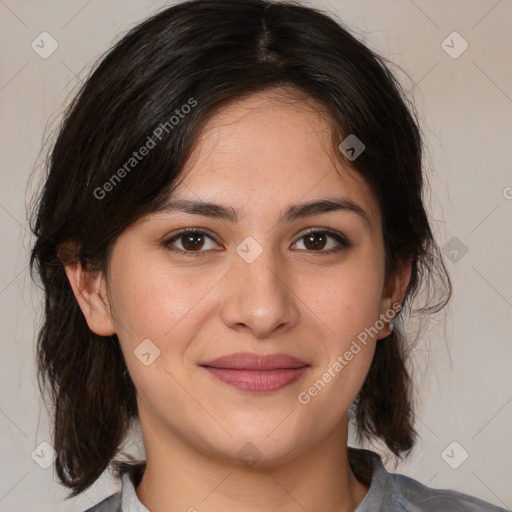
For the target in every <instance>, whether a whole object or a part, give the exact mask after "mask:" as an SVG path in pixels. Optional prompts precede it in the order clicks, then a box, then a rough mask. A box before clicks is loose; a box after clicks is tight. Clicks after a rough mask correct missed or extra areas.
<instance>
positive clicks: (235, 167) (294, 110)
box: [173, 88, 380, 225]
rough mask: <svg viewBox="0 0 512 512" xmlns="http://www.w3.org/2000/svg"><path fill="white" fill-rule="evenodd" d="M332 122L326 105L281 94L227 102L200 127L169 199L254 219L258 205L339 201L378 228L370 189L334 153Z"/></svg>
mask: <svg viewBox="0 0 512 512" xmlns="http://www.w3.org/2000/svg"><path fill="white" fill-rule="evenodd" d="M332 123H333V121H332V118H331V116H330V113H329V112H328V111H327V109H326V108H325V106H323V105H322V104H321V103H319V102H317V101H316V100H314V99H313V98H310V97H306V96H302V97H297V93H296V92H294V91H289V89H286V88H283V89H277V90H272V91H264V92H259V93H255V94H253V95H251V96H248V97H246V98H244V99H240V100H236V101H232V102H230V103H229V104H227V105H226V106H224V107H222V108H221V109H219V110H218V111H217V112H216V113H215V114H214V115H213V116H211V117H210V118H209V120H208V121H207V122H206V123H205V124H204V126H203V127H202V130H201V132H200V134H199V136H198V138H197V140H196V143H195V146H194V150H193V152H192V153H191V155H190V158H189V159H188V160H187V162H186V164H185V166H184V169H183V174H184V179H183V181H182V182H180V185H179V186H178V187H177V188H176V189H175V191H174V193H173V198H178V199H180V198H187V199H195V200H198V199H200V200H203V201H218V202H223V203H225V204H229V205H230V206H233V207H234V208H235V209H237V210H240V211H241V212H242V213H243V212H246V213H247V214H249V212H251V213H252V214H256V213H257V211H256V210H257V208H258V207H259V208H260V209H261V208H262V207H263V206H264V207H265V209H266V210H269V209H271V210H274V209H275V210H281V206H283V205H288V204H293V203H295V202H299V201H301V202H304V201H308V200H313V199H317V198H319V197H344V198H347V199H350V200H352V201H354V202H356V203H358V204H359V205H360V206H361V207H362V208H363V209H364V210H365V211H366V213H367V215H368V217H369V219H370V221H371V223H372V224H375V225H380V208H379V205H378V203H377V200H376V198H375V196H374V194H373V193H372V191H371V189H370V187H369V186H368V184H367V183H366V181H365V180H364V179H363V178H362V176H361V175H360V174H358V173H357V172H356V171H355V170H354V169H351V168H350V167H348V166H347V164H346V163H342V161H340V159H338V158H337V157H336V156H335V154H334V151H335V149H334V148H333V139H332ZM336 150H337V148H336Z"/></svg>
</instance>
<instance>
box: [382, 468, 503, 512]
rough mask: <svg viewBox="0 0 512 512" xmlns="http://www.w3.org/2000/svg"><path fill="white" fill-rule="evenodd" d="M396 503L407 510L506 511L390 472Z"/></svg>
mask: <svg viewBox="0 0 512 512" xmlns="http://www.w3.org/2000/svg"><path fill="white" fill-rule="evenodd" d="M390 477H391V480H392V483H393V488H394V489H393V490H394V492H395V496H396V500H397V502H398V503H397V504H399V506H400V509H399V510H403V511H407V512H409V511H410V512H435V511H443V512H506V509H504V508H501V507H498V506H496V505H492V504H491V503H488V502H486V501H483V500H481V499H479V498H476V497H474V496H470V495H468V494H464V493H462V492H458V491H453V490H450V489H434V488H431V487H427V486H425V485H423V484H422V483H420V482H418V481H417V480H414V479H412V478H410V477H407V476H405V475H399V474H390Z"/></svg>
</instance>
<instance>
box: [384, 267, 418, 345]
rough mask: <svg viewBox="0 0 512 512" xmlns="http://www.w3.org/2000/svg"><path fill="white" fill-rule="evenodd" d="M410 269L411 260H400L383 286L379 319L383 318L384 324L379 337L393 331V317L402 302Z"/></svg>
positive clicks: (409, 277) (408, 280) (409, 278)
mask: <svg viewBox="0 0 512 512" xmlns="http://www.w3.org/2000/svg"><path fill="white" fill-rule="evenodd" d="M411 270H412V263H411V260H402V261H401V262H400V263H399V265H398V268H397V270H396V272H395V273H394V274H393V276H392V277H391V278H390V279H389V280H388V282H387V283H386V286H385V287H384V291H383V295H382V301H381V319H382V318H385V326H384V328H383V329H382V330H381V333H380V334H379V336H380V338H379V339H382V338H386V337H387V336H389V335H390V334H391V333H392V332H393V329H394V327H395V325H394V318H395V316H396V315H397V314H398V312H399V311H400V308H401V307H402V304H403V302H404V299H405V294H406V292H407V287H408V286H409V282H410V280H411Z"/></svg>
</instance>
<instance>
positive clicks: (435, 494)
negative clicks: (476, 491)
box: [356, 449, 510, 512]
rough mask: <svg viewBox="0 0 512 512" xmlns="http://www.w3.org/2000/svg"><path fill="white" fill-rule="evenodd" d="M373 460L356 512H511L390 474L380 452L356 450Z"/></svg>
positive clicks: (403, 476)
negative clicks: (365, 492) (366, 489)
mask: <svg viewBox="0 0 512 512" xmlns="http://www.w3.org/2000/svg"><path fill="white" fill-rule="evenodd" d="M357 452H359V454H358V456H361V455H365V456H366V457H367V458H370V459H371V460H372V466H373V468H372V469H373V471H371V473H372V475H371V484H370V486H369V490H368V493H367V495H366V496H365V497H364V499H363V501H362V502H361V503H360V505H359V507H358V508H357V509H356V512H510V511H507V510H506V509H504V508H501V507H498V506H496V505H492V504H491V503H488V502H486V501H483V500H481V499H479V498H476V497H474V496H470V495H468V494H464V493H462V492H458V491H453V490H450V489H434V488H431V487H427V486H426V485H423V484H422V483H421V482H419V481H417V480H414V479H413V478H410V477H408V476H405V475H401V474H398V473H389V472H388V471H387V470H386V468H385V467H384V464H383V463H382V460H381V457H380V455H378V454H377V453H376V452H373V451H371V450H363V449H359V450H357Z"/></svg>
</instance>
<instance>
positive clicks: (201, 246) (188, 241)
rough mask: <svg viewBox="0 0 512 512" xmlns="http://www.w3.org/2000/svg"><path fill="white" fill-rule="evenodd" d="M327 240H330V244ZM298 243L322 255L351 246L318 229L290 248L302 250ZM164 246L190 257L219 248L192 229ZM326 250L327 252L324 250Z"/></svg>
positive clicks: (204, 234) (183, 232) (346, 241)
mask: <svg viewBox="0 0 512 512" xmlns="http://www.w3.org/2000/svg"><path fill="white" fill-rule="evenodd" d="M329 239H330V240H331V242H330V243H329ZM302 240H304V242H301V241H302ZM333 241H334V242H333ZM208 242H209V243H210V244H211V245H210V247H208ZM300 243H303V245H304V248H305V250H306V251H309V252H319V253H322V254H331V253H335V252H339V251H342V250H343V249H346V248H348V247H350V245H351V244H350V242H349V241H348V240H347V238H346V237H345V236H343V235H342V234H341V233H337V232H334V231H330V230H325V229H318V228H317V229H311V230H309V231H308V232H307V233H305V234H304V235H302V237H301V238H300V239H299V241H298V242H296V243H295V244H294V245H293V246H292V248H293V249H297V248H298V249H301V250H302V248H300V247H297V245H298V244H300ZM329 245H330V246H329ZM164 246H165V247H166V248H167V249H168V250H170V251H172V252H175V253H178V254H180V255H183V256H191V257H195V256H199V255H200V253H204V252H206V251H208V250H212V249H213V250H218V247H219V246H218V244H217V243H216V242H215V240H214V239H213V238H212V237H211V236H210V235H208V233H206V232H205V231H202V230H200V229H194V228H189V229H185V230H183V231H180V232H179V233H176V234H175V235H173V236H172V237H171V238H169V239H168V240H166V241H165V242H164ZM179 246H181V247H179ZM326 248H327V250H325V249H326ZM198 253H199V254H198Z"/></svg>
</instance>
